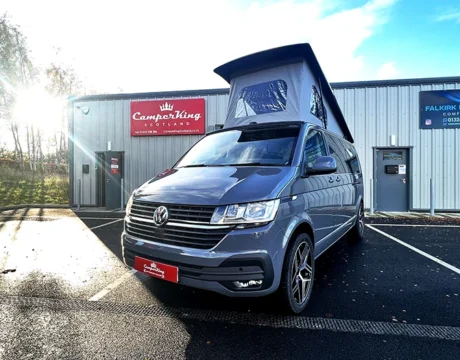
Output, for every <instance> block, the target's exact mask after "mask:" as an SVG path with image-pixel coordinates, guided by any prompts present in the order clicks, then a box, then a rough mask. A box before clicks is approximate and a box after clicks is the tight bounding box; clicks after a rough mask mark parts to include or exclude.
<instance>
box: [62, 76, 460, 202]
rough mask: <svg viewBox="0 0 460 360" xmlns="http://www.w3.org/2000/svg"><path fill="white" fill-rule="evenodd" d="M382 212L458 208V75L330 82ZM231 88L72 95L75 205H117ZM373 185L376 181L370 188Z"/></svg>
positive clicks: (205, 120) (212, 122)
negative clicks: (433, 206)
mask: <svg viewBox="0 0 460 360" xmlns="http://www.w3.org/2000/svg"><path fill="white" fill-rule="evenodd" d="M331 87H332V90H333V92H334V94H335V97H336V99H337V101H338V103H339V106H340V108H341V110H342V113H343V115H344V117H345V119H346V121H347V124H348V127H349V129H350V131H351V133H352V136H353V139H354V143H355V147H356V149H357V152H358V154H359V157H360V160H361V166H362V171H363V175H364V179H365V199H364V201H365V207H366V208H370V203H371V200H372V203H373V205H374V208H375V210H376V211H423V210H428V209H429V208H430V181H432V183H433V186H434V200H435V208H436V210H439V211H441V210H442V211H455V210H457V211H458V210H460V181H459V179H460V77H449V78H426V79H405V80H385V81H363V82H347V83H332V84H331ZM228 93H229V90H228V89H211V90H194V91H176V92H155V93H138V94H113V95H91V96H83V97H77V98H71V99H70V101H69V139H70V141H69V144H70V146H69V147H70V205H72V206H77V205H81V206H99V207H105V208H107V209H117V208H120V207H121V206H122V204H126V201H127V199H128V197H129V195H130V194H131V192H132V191H133V190H134V189H135V188H137V187H138V186H139V185H141V184H142V183H144V182H145V181H147V180H149V179H151V178H152V177H154V176H155V175H157V174H159V173H161V172H163V171H164V170H166V169H168V168H170V167H171V166H173V165H174V163H175V162H176V161H177V160H178V159H179V158H180V157H181V156H182V155H183V154H184V153H185V152H186V151H187V150H188V149H189V148H190V147H191V146H192V145H193V144H195V143H196V142H197V141H198V140H199V139H200V138H201V137H202V136H204V135H205V134H206V133H207V132H209V131H213V130H215V129H219V128H221V127H223V122H224V120H225V118H226V114H227V106H228V100H229V95H228ZM371 184H372V187H371Z"/></svg>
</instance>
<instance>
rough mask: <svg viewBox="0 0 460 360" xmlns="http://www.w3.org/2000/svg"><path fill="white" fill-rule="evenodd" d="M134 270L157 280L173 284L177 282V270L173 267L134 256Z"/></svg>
mask: <svg viewBox="0 0 460 360" xmlns="http://www.w3.org/2000/svg"><path fill="white" fill-rule="evenodd" d="M134 268H135V269H136V270H137V271H140V272H142V273H144V274H147V275H150V276H153V277H155V278H158V279H162V280H166V281H171V282H174V283H177V282H179V268H177V267H175V266H171V265H166V264H162V263H159V262H157V261H152V260H148V259H144V258H141V257H138V256H136V257H134Z"/></svg>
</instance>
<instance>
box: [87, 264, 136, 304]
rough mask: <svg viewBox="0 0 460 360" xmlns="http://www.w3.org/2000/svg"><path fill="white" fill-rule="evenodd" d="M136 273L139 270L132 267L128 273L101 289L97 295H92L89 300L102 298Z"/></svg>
mask: <svg viewBox="0 0 460 360" xmlns="http://www.w3.org/2000/svg"><path fill="white" fill-rule="evenodd" d="M135 273H137V270H135V269H132V270H130V271H128V272H127V273H126V274H124V275H123V276H121V277H119V278H118V279H117V280H115V281H114V282H113V283H111V284H109V285H107V286H106V287H105V288H104V289H102V290H101V291H99V292H98V293H97V294H96V295H94V296H93V297H91V298H90V299H89V301H99V300H101V299H102V298H103V297H104V296H106V295H107V294H109V293H110V292H111V291H112V290H114V289H116V288H117V287H118V286H120V285H121V284H122V283H123V282H124V281H125V280H127V279H129V278H130V277H131V276H133V275H134V274H135Z"/></svg>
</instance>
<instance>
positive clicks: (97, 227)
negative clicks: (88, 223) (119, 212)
mask: <svg viewBox="0 0 460 360" xmlns="http://www.w3.org/2000/svg"><path fill="white" fill-rule="evenodd" d="M105 220H107V219H105ZM120 221H123V219H117V220H114V221H111V222H108V223H106V224H102V225H98V226H93V227H91V228H89V229H90V230H94V229H99V228H101V227H104V226H107V225H112V224H115V223H117V222H120Z"/></svg>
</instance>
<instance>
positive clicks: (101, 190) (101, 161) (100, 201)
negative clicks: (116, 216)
mask: <svg viewBox="0 0 460 360" xmlns="http://www.w3.org/2000/svg"><path fill="white" fill-rule="evenodd" d="M96 206H97V207H104V206H105V154H104V153H103V152H98V153H96Z"/></svg>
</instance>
